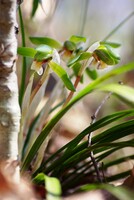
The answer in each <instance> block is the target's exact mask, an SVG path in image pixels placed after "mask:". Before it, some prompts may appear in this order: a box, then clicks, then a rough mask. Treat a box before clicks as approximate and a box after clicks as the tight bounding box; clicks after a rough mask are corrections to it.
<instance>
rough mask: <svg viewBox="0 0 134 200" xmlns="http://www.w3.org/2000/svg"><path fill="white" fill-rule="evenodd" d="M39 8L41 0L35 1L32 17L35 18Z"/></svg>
mask: <svg viewBox="0 0 134 200" xmlns="http://www.w3.org/2000/svg"><path fill="white" fill-rule="evenodd" d="M38 6H39V0H33V7H32V13H31V17H34V15H35V13H36V11H37V9H38Z"/></svg>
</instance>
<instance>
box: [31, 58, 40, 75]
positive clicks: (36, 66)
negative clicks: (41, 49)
mask: <svg viewBox="0 0 134 200" xmlns="http://www.w3.org/2000/svg"><path fill="white" fill-rule="evenodd" d="M42 64H43V63H42V61H40V62H39V61H36V60H34V61H33V63H32V65H31V69H32V70H35V71H36V72H37V74H39V75H42V74H43V67H42Z"/></svg>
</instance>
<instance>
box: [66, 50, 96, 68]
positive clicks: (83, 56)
mask: <svg viewBox="0 0 134 200" xmlns="http://www.w3.org/2000/svg"><path fill="white" fill-rule="evenodd" d="M91 56H92V54H91V53H89V52H83V53H81V54H79V55H76V56H75V57H73V58H71V59H70V60H69V62H68V66H71V65H73V64H74V63H76V62H79V61H82V60H86V59H89V58H90V57H91Z"/></svg>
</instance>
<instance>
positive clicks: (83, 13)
mask: <svg viewBox="0 0 134 200" xmlns="http://www.w3.org/2000/svg"><path fill="white" fill-rule="evenodd" d="M82 5H83V8H82V9H81V19H80V20H81V23H80V26H79V35H84V29H85V24H86V18H87V13H88V5H89V0H84V1H82Z"/></svg>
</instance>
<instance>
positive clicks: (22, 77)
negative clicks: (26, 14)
mask: <svg viewBox="0 0 134 200" xmlns="http://www.w3.org/2000/svg"><path fill="white" fill-rule="evenodd" d="M19 20H20V28H21V38H22V47H25V46H26V42H25V30H24V23H23V18H22V12H21V7H20V6H19ZM26 69H27V63H26V57H23V58H22V76H21V85H20V92H19V103H20V107H21V105H22V99H23V95H24V92H25V81H26V71H27V70H26Z"/></svg>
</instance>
